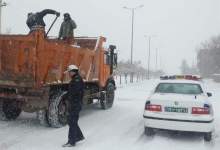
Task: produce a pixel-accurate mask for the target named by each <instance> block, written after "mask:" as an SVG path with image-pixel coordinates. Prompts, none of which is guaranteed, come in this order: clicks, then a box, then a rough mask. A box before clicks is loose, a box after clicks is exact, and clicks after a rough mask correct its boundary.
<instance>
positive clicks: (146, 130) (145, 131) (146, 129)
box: [144, 127, 155, 136]
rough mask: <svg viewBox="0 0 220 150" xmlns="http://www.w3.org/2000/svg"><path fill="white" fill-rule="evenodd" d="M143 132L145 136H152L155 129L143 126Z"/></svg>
mask: <svg viewBox="0 0 220 150" xmlns="http://www.w3.org/2000/svg"><path fill="white" fill-rule="evenodd" d="M144 133H145V135H147V136H153V135H154V134H155V131H154V129H153V128H149V127H145V128H144Z"/></svg>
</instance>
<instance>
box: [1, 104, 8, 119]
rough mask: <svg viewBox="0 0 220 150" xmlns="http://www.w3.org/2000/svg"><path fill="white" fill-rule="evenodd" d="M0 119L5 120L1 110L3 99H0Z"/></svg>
mask: <svg viewBox="0 0 220 150" xmlns="http://www.w3.org/2000/svg"><path fill="white" fill-rule="evenodd" d="M0 120H2V121H5V120H7V119H6V117H5V113H4V112H3V101H0Z"/></svg>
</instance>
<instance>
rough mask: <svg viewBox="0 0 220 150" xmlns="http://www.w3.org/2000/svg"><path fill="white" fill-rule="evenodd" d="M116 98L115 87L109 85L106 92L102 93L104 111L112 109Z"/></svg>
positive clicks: (101, 101)
mask: <svg viewBox="0 0 220 150" xmlns="http://www.w3.org/2000/svg"><path fill="white" fill-rule="evenodd" d="M114 98H115V85H114V84H113V83H108V85H107V86H106V91H105V92H102V93H101V98H100V104H101V108H102V109H109V108H111V107H112V105H113V102H114Z"/></svg>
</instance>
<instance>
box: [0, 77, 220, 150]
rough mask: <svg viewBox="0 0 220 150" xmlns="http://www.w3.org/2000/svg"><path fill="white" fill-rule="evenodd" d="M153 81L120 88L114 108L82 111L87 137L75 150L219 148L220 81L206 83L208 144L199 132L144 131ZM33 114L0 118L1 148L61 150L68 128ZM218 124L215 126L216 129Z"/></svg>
mask: <svg viewBox="0 0 220 150" xmlns="http://www.w3.org/2000/svg"><path fill="white" fill-rule="evenodd" d="M153 83H154V81H145V82H142V83H134V84H129V85H126V86H122V87H119V88H118V90H117V93H116V100H115V104H114V107H113V108H112V109H110V110H107V111H103V110H100V109H99V108H98V106H90V107H89V108H86V109H84V110H83V112H82V113H81V118H80V126H81V128H82V130H83V132H84V134H85V137H86V140H85V141H84V142H83V143H79V144H78V145H77V147H74V148H65V149H77V150H144V149H147V150H188V149H192V150H206V149H207V150H219V149H220V137H219V136H220V129H219V128H220V92H219V91H220V84H216V83H213V82H211V81H209V82H207V83H208V87H209V89H210V91H211V92H213V97H212V101H213V104H214V106H215V117H216V119H215V124H216V132H215V135H214V140H213V142H211V143H206V142H204V141H203V137H202V136H201V135H196V134H195V135H194V134H187V133H184V134H174V133H170V132H165V131H160V132H157V134H156V135H155V136H154V137H153V138H149V137H146V136H145V135H144V133H143V129H144V128H143V118H142V113H143V108H144V103H145V100H146V98H147V94H149V92H150V90H151V89H152V85H153ZM34 117H35V116H34V115H33V114H22V115H21V116H20V117H19V118H18V119H17V120H16V121H13V122H2V121H0V150H62V149H64V148H62V147H61V145H62V144H64V143H65V142H66V138H67V130H68V127H64V128H60V129H51V128H47V127H42V126H40V125H39V123H38V121H37V120H36V119H35V118H34ZM217 127H218V128H217Z"/></svg>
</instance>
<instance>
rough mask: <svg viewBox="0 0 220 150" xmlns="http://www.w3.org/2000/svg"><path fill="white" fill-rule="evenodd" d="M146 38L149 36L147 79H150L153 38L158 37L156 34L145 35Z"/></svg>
mask: <svg viewBox="0 0 220 150" xmlns="http://www.w3.org/2000/svg"><path fill="white" fill-rule="evenodd" d="M144 37H145V38H148V46H149V47H148V63H147V79H148V80H150V59H151V39H152V38H153V37H156V36H152V35H150V36H147V35H145V36H144Z"/></svg>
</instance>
